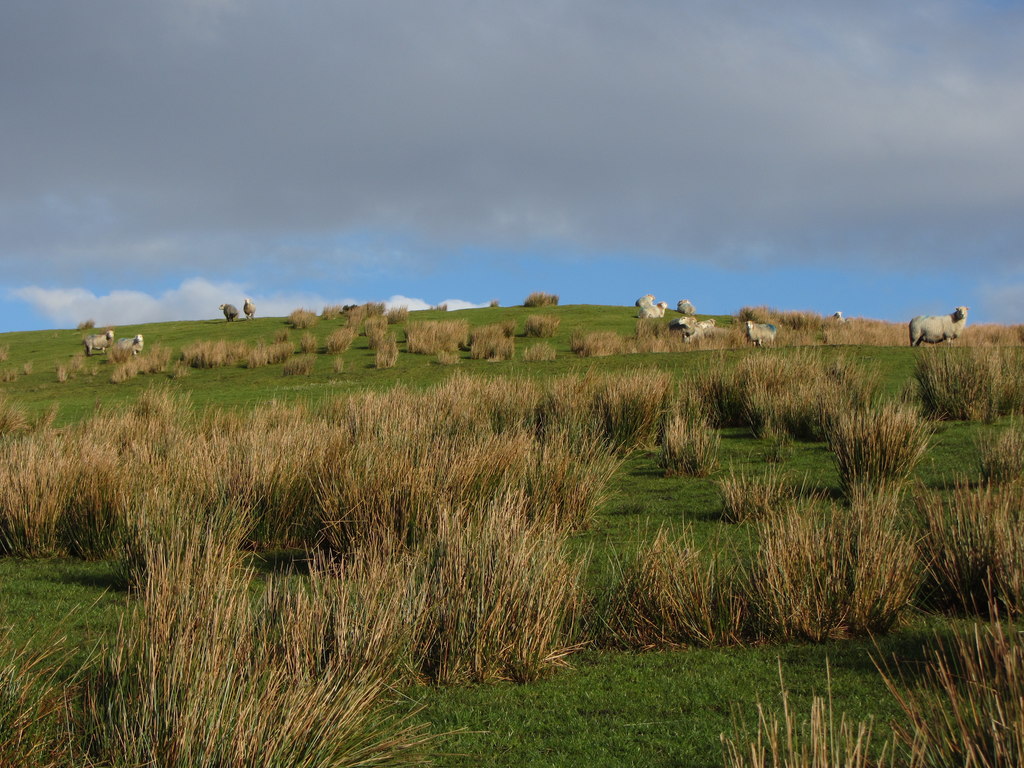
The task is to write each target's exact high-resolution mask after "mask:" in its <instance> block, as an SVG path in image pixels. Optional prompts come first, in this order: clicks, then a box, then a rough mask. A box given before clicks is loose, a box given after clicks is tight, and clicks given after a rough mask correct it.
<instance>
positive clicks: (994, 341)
mask: <svg viewBox="0 0 1024 768" xmlns="http://www.w3.org/2000/svg"><path fill="white" fill-rule="evenodd" d="M959 343H960V344H962V345H963V346H965V347H981V346H985V347H1019V346H1020V345H1021V344H1024V325H999V324H997V323H974V324H972V325H969V326H967V327H966V328H964V332H963V333H962V334H961V335H960V339H959Z"/></svg>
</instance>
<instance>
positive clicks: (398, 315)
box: [384, 307, 409, 325]
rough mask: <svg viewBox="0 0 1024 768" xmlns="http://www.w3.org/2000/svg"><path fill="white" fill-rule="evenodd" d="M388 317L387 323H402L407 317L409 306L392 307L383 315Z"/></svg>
mask: <svg viewBox="0 0 1024 768" xmlns="http://www.w3.org/2000/svg"><path fill="white" fill-rule="evenodd" d="M384 316H385V317H386V318H387V319H388V325H396V324H398V323H404V322H405V321H406V320H408V319H409V308H408V307H392V308H391V309H389V310H388V311H387V312H386V313H385V315H384Z"/></svg>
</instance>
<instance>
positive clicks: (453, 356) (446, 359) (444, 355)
mask: <svg viewBox="0 0 1024 768" xmlns="http://www.w3.org/2000/svg"><path fill="white" fill-rule="evenodd" d="M460 360H462V358H461V357H459V353H458V352H452V351H450V350H447V349H442V350H441V351H440V352H438V353H437V362H438V364H439V365H455V364H456V363H458V362H459V361H460Z"/></svg>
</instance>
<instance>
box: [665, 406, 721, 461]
mask: <svg viewBox="0 0 1024 768" xmlns="http://www.w3.org/2000/svg"><path fill="white" fill-rule="evenodd" d="M720 442H721V437H720V435H719V433H718V430H717V429H714V428H713V427H712V426H711V420H710V417H709V415H708V413H707V412H706V411H705V410H704V409H703V408H689V409H686V410H685V411H684V412H682V413H680V412H676V413H672V414H671V415H669V416H668V417H667V418H666V420H665V425H664V427H663V430H662V435H661V450H660V451H659V452H658V466H660V467H661V468H662V469H664V470H665V476H666V477H678V476H685V477H707V476H708V475H710V474H711V473H712V472H713V471H714V470H715V468H716V467H717V466H718V446H719V443H720Z"/></svg>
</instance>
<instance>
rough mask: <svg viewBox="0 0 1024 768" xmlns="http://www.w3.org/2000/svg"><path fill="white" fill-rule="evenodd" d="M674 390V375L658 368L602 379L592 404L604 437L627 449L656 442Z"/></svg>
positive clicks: (627, 450) (614, 444) (618, 446)
mask: <svg viewBox="0 0 1024 768" xmlns="http://www.w3.org/2000/svg"><path fill="white" fill-rule="evenodd" d="M671 391H672V377H671V376H670V375H669V374H667V373H661V372H657V371H643V372H638V373H632V374H621V375H618V376H609V377H606V378H603V379H599V380H598V383H597V387H596V389H595V392H594V405H593V408H594V415H595V417H596V419H597V423H598V424H599V425H600V428H601V431H602V432H603V434H604V436H605V438H606V439H607V440H608V441H609V443H610V444H611V445H612V446H614V447H615V448H616V450H618V451H621V452H624V453H628V452H629V451H632V450H635V449H637V448H641V447H649V446H651V445H653V444H654V441H655V438H656V436H657V432H658V427H659V425H660V424H661V420H662V418H663V416H664V414H665V410H666V408H667V407H668V401H669V395H670V394H671Z"/></svg>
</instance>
